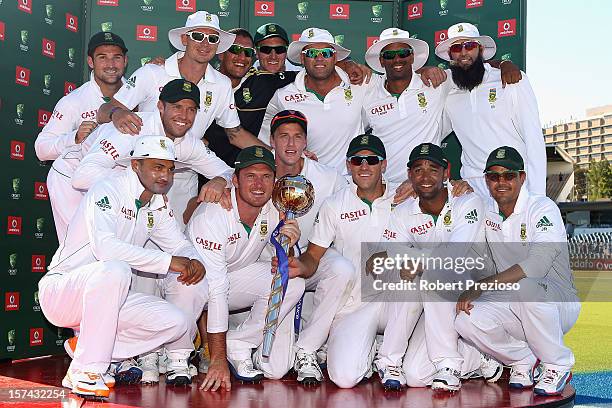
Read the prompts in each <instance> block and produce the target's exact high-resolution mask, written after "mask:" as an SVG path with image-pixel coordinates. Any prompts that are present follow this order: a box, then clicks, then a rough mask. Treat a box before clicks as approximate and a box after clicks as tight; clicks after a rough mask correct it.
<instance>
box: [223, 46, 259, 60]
mask: <svg viewBox="0 0 612 408" xmlns="http://www.w3.org/2000/svg"><path fill="white" fill-rule="evenodd" d="M227 50H228V51H229V52H231V53H232V54H234V55H240V53H241V52H244V56H245V57H247V58H252V57H253V55H255V49H254V48H251V47H243V46H242V45H239V44H232V46H231V47H229V48H228V49H227Z"/></svg>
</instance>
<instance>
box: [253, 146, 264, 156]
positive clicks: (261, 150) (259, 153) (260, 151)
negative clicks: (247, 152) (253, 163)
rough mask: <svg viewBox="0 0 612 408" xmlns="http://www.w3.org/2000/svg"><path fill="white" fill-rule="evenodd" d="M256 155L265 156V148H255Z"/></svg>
mask: <svg viewBox="0 0 612 408" xmlns="http://www.w3.org/2000/svg"><path fill="white" fill-rule="evenodd" d="M255 157H263V149H262V148H261V147H258V148H256V149H255Z"/></svg>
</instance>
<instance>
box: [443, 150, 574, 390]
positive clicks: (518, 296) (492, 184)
mask: <svg viewBox="0 0 612 408" xmlns="http://www.w3.org/2000/svg"><path fill="white" fill-rule="evenodd" d="M484 171H485V178H486V181H487V186H488V187H489V190H490V191H491V196H492V197H493V200H490V205H489V208H488V209H487V212H486V215H485V234H486V239H487V242H488V244H489V247H490V249H491V254H492V259H493V261H494V262H495V266H496V272H497V273H496V274H494V275H492V276H489V277H487V278H484V279H482V280H480V281H478V282H477V283H478V284H479V285H484V286H478V287H474V288H470V289H469V290H466V291H465V292H464V293H463V294H462V295H461V296H460V297H459V300H458V301H457V306H456V307H457V309H456V310H457V318H456V320H455V328H456V329H457V331H458V332H459V334H460V335H461V336H462V337H464V338H465V339H467V340H468V341H470V342H472V343H473V344H474V345H475V346H476V347H478V348H479V349H480V350H481V351H483V352H484V353H488V354H490V355H491V356H493V357H494V358H496V359H497V360H499V361H500V362H502V363H503V364H504V365H508V366H510V368H511V371H510V387H511V388H517V389H525V388H531V387H534V392H535V393H536V394H538V395H545V396H546V395H560V394H561V393H562V392H563V389H564V388H565V385H566V384H567V383H568V382H569V380H570V379H571V377H572V373H571V369H572V366H573V365H574V362H575V358H574V354H573V353H572V350H571V349H570V348H569V347H567V346H566V345H565V344H564V342H563V335H564V334H565V333H567V332H568V331H569V330H570V329H571V328H572V326H573V325H574V324H575V323H576V320H577V319H578V315H579V313H580V302H579V299H578V296H577V291H576V287H575V285H574V276H573V274H572V270H571V268H570V262H569V254H568V248H567V236H566V234H565V228H564V227H563V219H562V218H561V213H560V212H559V208H558V207H557V205H556V204H555V203H554V202H553V201H552V200H551V199H549V198H548V197H545V196H539V195H538V196H536V195H533V194H531V192H530V191H529V189H528V188H526V185H525V180H526V179H529V175H527V174H525V173H526V171H527V170H526V166H525V164H524V161H523V158H522V157H521V155H520V153H519V152H518V151H517V150H516V149H514V148H512V147H510V146H501V147H498V148H496V149H495V150H493V151H492V152H491V154H490V155H489V157H488V159H487V161H486V166H485V170H484ZM490 284H493V285H511V284H512V285H514V286H515V287H518V289H516V288H515V289H513V290H508V289H507V288H506V290H503V289H504V288H503V286H500V287H499V289H500V290H496V289H495V288H490V287H489V286H488V285H490ZM538 361H539V362H541V363H542V366H543V368H544V372H543V373H542V375H541V376H540V378H539V380H537V383H535V386H534V382H535V381H536V380H535V379H534V371H535V369H536V368H537V367H536V365H537V364H538Z"/></svg>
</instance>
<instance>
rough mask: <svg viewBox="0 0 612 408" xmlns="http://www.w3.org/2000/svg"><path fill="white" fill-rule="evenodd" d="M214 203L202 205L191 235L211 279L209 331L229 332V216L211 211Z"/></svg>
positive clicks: (191, 224) (193, 221)
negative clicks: (227, 228) (226, 218)
mask: <svg viewBox="0 0 612 408" xmlns="http://www.w3.org/2000/svg"><path fill="white" fill-rule="evenodd" d="M213 205H214V204H201V205H200V207H199V208H198V209H197V210H196V213H195V214H194V216H193V217H192V218H191V220H190V222H189V224H188V225H187V235H188V237H189V240H190V241H191V242H192V243H193V245H194V247H195V249H196V251H197V252H198V254H199V255H200V259H202V261H203V262H204V267H205V268H206V276H205V277H204V279H206V280H207V282H208V322H207V330H208V332H209V333H223V332H226V331H227V328H228V318H229V306H228V295H229V276H228V275H227V274H228V272H227V255H226V245H225V244H226V243H227V231H226V230H225V228H223V225H221V223H223V221H224V220H225V218H224V217H223V216H221V217H219V216H218V215H215V214H214V211H210V210H211V209H213V207H212V206H213ZM223 211H225V210H223ZM224 233H225V235H224Z"/></svg>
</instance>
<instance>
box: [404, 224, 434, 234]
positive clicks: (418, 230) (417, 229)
mask: <svg viewBox="0 0 612 408" xmlns="http://www.w3.org/2000/svg"><path fill="white" fill-rule="evenodd" d="M433 226H434V223H433V221H428V222H426V223H425V224H421V225H417V226H414V227H412V228H410V232H411V233H412V234H417V235H424V234H427V232H428V231H429V229H430V228H431V227H433Z"/></svg>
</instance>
